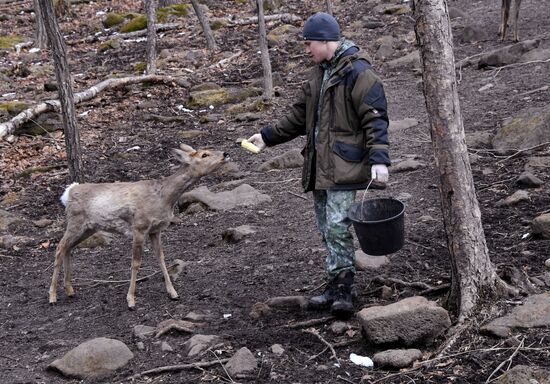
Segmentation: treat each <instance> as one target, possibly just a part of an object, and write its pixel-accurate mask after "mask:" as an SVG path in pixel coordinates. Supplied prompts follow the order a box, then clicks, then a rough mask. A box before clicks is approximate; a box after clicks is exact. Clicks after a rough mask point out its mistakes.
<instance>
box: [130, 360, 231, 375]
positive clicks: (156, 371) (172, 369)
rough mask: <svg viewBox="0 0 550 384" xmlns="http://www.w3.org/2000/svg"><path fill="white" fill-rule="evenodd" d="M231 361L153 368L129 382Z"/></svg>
mask: <svg viewBox="0 0 550 384" xmlns="http://www.w3.org/2000/svg"><path fill="white" fill-rule="evenodd" d="M228 361H229V359H218V360H215V361H205V362H202V363H190V364H176V365H166V366H163V367H158V368H153V369H149V370H148V371H144V372H141V373H137V374H135V375H133V376H130V377H129V378H128V380H135V379H139V378H140V377H143V376H147V375H157V374H159V373H165V372H178V371H184V370H186V369H201V368H208V367H211V366H213V365H216V364H223V363H227V362H228Z"/></svg>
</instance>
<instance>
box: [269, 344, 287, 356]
mask: <svg viewBox="0 0 550 384" xmlns="http://www.w3.org/2000/svg"><path fill="white" fill-rule="evenodd" d="M271 352H273V353H274V354H275V355H277V356H281V355H282V354H283V353H285V350H284V348H283V347H282V346H281V344H273V345H272V346H271Z"/></svg>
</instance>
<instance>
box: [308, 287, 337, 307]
mask: <svg viewBox="0 0 550 384" xmlns="http://www.w3.org/2000/svg"><path fill="white" fill-rule="evenodd" d="M336 291H337V290H336V285H335V284H334V281H331V282H330V283H328V285H327V287H326V288H325V290H324V291H323V293H321V294H320V295H317V296H313V297H312V298H310V299H309V302H308V309H313V310H316V309H327V308H329V307H330V306H331V305H332V303H333V302H334V298H335V297H336V293H337V292H336Z"/></svg>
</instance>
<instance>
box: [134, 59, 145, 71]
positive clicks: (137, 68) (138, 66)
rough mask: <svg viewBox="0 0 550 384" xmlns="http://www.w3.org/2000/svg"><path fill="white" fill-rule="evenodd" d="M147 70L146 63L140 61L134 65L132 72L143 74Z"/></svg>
mask: <svg viewBox="0 0 550 384" xmlns="http://www.w3.org/2000/svg"><path fill="white" fill-rule="evenodd" d="M146 69H147V63H146V62H144V61H140V62H138V63H134V71H136V72H139V73H143V72H144V71H145V70H146Z"/></svg>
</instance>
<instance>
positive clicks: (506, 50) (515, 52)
mask: <svg viewBox="0 0 550 384" xmlns="http://www.w3.org/2000/svg"><path fill="white" fill-rule="evenodd" d="M539 43H540V40H525V41H520V42H519V43H516V44H512V45H508V46H506V47H503V48H497V49H495V50H493V51H491V52H488V53H486V54H484V55H482V56H481V57H480V58H479V60H478V63H477V65H478V68H485V67H501V66H504V65H508V64H513V63H517V62H519V61H520V59H521V57H522V55H523V54H525V53H526V52H528V51H530V50H532V49H535V48H537V47H538V45H539Z"/></svg>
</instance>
